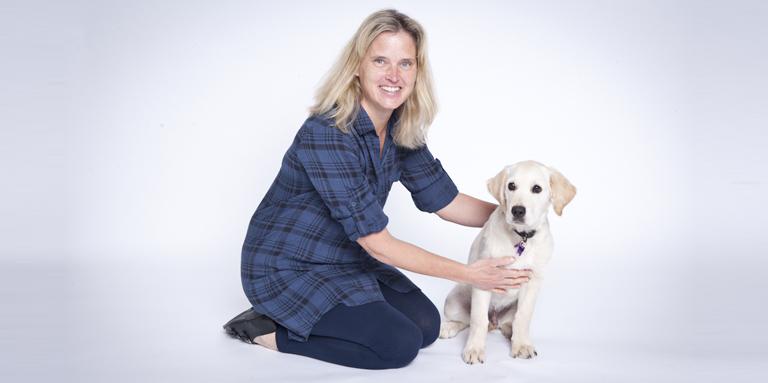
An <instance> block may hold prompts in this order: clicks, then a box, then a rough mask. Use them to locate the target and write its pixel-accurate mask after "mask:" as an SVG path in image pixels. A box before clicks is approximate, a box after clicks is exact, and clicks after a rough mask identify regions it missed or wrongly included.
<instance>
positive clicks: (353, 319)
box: [276, 283, 440, 370]
mask: <svg viewBox="0 0 768 383" xmlns="http://www.w3.org/2000/svg"><path fill="white" fill-rule="evenodd" d="M379 286H380V287H381V293H382V294H383V295H384V299H386V302H381V301H378V302H371V303H366V304H363V305H360V306H354V307H349V306H346V305H344V304H339V305H337V306H336V307H334V308H332V309H331V310H330V311H328V312H327V313H326V314H325V315H323V317H322V318H320V321H318V322H317V324H315V326H314V327H313V328H312V332H311V333H310V335H309V338H308V339H307V341H306V342H299V341H295V340H291V339H289V338H288V331H287V330H286V329H285V327H282V326H280V325H278V326H277V334H276V335H277V336H276V337H277V349H278V350H280V351H281V352H285V353H290V354H297V355H303V356H307V357H310V358H315V359H319V360H322V361H325V362H330V363H334V364H340V365H342V366H348V367H356V368H366V369H376V370H378V369H385V368H399V367H404V366H406V365H407V364H408V363H410V362H411V361H412V360H413V359H414V358H416V354H418V353H419V349H421V348H423V347H426V346H428V345H430V344H432V342H434V341H435V339H437V336H438V334H439V333H440V313H439V312H438V311H437V308H436V307H435V305H434V304H432V302H431V301H430V300H429V298H427V297H426V296H425V295H424V294H423V293H422V292H421V291H420V290H416V291H411V292H409V293H400V292H397V291H395V290H392V289H391V288H389V287H388V286H386V285H384V284H382V283H379Z"/></svg>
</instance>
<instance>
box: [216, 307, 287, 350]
mask: <svg viewBox="0 0 768 383" xmlns="http://www.w3.org/2000/svg"><path fill="white" fill-rule="evenodd" d="M224 330H225V331H226V332H227V334H229V335H231V336H233V337H235V338H238V339H240V340H242V341H243V342H246V343H253V338H256V337H257V336H262V335H264V334H269V333H271V332H275V330H277V327H276V326H275V322H273V321H272V319H269V318H268V317H267V316H266V315H263V314H259V313H257V312H255V311H253V309H248V310H245V311H243V312H242V313H240V315H238V316H236V317H234V318H232V320H230V321H229V322H227V323H226V324H225V325H224Z"/></svg>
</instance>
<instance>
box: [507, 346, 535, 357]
mask: <svg viewBox="0 0 768 383" xmlns="http://www.w3.org/2000/svg"><path fill="white" fill-rule="evenodd" d="M536 355H539V353H537V352H536V349H535V348H534V347H533V345H532V344H517V343H512V350H511V351H510V353H509V356H511V357H513V358H522V359H531V358H533V357H534V356H536Z"/></svg>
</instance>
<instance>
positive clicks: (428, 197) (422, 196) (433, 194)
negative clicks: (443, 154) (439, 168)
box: [411, 160, 459, 213]
mask: <svg viewBox="0 0 768 383" xmlns="http://www.w3.org/2000/svg"><path fill="white" fill-rule="evenodd" d="M435 161H437V162H438V164H439V162H440V161H439V160H435ZM457 195H459V189H458V188H457V187H456V184H454V183H453V180H452V179H451V177H450V176H448V173H446V172H445V171H443V172H442V175H441V176H440V178H438V179H437V181H435V182H433V183H432V184H431V185H429V186H427V188H425V189H423V190H421V191H419V192H418V193H413V194H411V198H413V202H414V203H415V204H416V207H417V208H418V209H419V210H421V211H424V212H427V213H434V212H436V211H438V210H440V209H442V208H444V207H446V206H448V204H449V203H451V201H453V199H454V198H456V196H457Z"/></svg>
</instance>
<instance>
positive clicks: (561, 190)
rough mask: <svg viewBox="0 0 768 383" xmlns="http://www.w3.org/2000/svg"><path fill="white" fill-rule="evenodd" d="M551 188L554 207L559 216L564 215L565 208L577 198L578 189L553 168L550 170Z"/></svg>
mask: <svg viewBox="0 0 768 383" xmlns="http://www.w3.org/2000/svg"><path fill="white" fill-rule="evenodd" d="M549 188H550V190H551V191H552V192H551V194H550V195H551V198H552V207H553V208H554V209H555V213H557V215H563V208H564V207H565V205H567V204H568V203H569V202H571V200H572V199H573V197H575V196H576V187H575V186H573V185H571V183H570V182H569V181H568V179H567V178H565V177H564V176H563V175H562V174H560V172H558V171H557V170H555V169H553V168H549Z"/></svg>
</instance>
